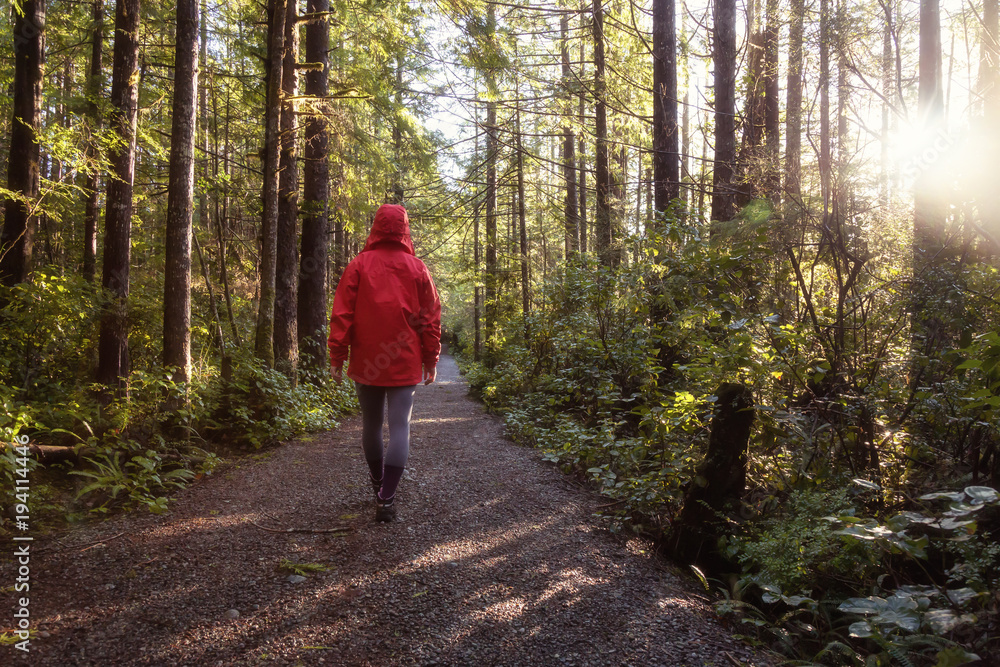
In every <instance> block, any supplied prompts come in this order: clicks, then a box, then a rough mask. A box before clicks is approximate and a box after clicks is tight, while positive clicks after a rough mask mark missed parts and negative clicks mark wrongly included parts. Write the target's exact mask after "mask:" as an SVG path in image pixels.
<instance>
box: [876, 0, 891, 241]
mask: <svg viewBox="0 0 1000 667" xmlns="http://www.w3.org/2000/svg"><path fill="white" fill-rule="evenodd" d="M893 1H894V0H885V4H884V7H885V25H884V26H883V28H882V63H881V65H882V98H883V99H882V128H881V137H880V140H881V149H882V151H881V160H880V163H879V179H878V180H879V206H880V208H881V209H882V219H883V220H885V221H886V222H888V221H889V215H890V213H889V170H890V169H891V166H890V164H889V100H891V99H892V90H893V86H892V82H893V76H892V72H893V66H892V63H893V54H892V42H893V39H892V35H893V28H892V3H893Z"/></svg>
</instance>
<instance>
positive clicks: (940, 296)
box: [911, 0, 952, 355]
mask: <svg viewBox="0 0 1000 667" xmlns="http://www.w3.org/2000/svg"><path fill="white" fill-rule="evenodd" d="M917 115H918V119H919V123H920V126H921V128H922V130H923V132H924V133H925V135H926V136H927V137H929V138H932V139H933V137H936V136H937V135H938V134H939V133H940V132H942V131H943V121H944V87H943V80H942V76H941V16H940V9H939V6H938V0H921V1H920V63H919V85H918V89H917ZM938 162H940V160H938V161H932V162H930V163H929V164H925V165H921V167H922V169H921V171H920V173H919V175H918V176H917V179H916V187H915V192H914V197H913V278H914V295H913V302H912V305H911V309H912V314H913V321H912V323H911V326H912V331H911V335H912V347H913V350H914V352H915V353H916V354H918V355H922V354H932V353H934V352H936V351H937V350H938V349H940V348H941V346H942V345H944V344H945V336H946V334H947V331H946V325H945V324H944V322H943V319H942V318H943V317H944V315H945V314H944V313H943V312H942V308H941V307H939V306H940V304H943V303H944V302H945V301H946V298H947V295H946V293H947V292H948V291H949V289H950V285H951V283H952V280H951V279H950V277H949V276H948V275H946V271H947V269H946V267H944V266H943V265H942V260H943V259H944V256H943V254H944V253H943V251H944V244H945V240H944V239H945V236H944V224H945V218H946V215H947V207H946V199H945V191H944V189H943V188H942V187H941V181H942V180H943V178H942V176H943V175H942V174H941V171H940V165H939V164H938ZM935 302H936V303H935Z"/></svg>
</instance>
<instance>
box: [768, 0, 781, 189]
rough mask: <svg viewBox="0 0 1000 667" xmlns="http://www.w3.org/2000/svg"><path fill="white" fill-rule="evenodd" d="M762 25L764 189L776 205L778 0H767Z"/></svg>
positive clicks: (779, 147)
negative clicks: (764, 21)
mask: <svg viewBox="0 0 1000 667" xmlns="http://www.w3.org/2000/svg"><path fill="white" fill-rule="evenodd" d="M765 20H766V27H765V28H764V147H765V154H766V157H765V165H766V166H765V183H764V191H765V193H766V194H767V196H769V197H770V198H771V201H772V202H773V203H774V204H775V206H777V204H778V203H779V202H780V201H781V196H780V189H781V176H780V171H779V168H778V165H779V164H780V157H779V154H780V151H781V100H780V99H779V96H780V87H779V85H778V32H779V27H778V26H779V25H780V24H779V21H780V19H779V17H778V0H767V6H766V12H765Z"/></svg>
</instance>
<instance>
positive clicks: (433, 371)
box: [424, 366, 437, 384]
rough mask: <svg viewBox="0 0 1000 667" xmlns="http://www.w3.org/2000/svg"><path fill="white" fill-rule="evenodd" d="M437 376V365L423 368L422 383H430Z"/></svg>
mask: <svg viewBox="0 0 1000 667" xmlns="http://www.w3.org/2000/svg"><path fill="white" fill-rule="evenodd" d="M435 378H437V367H436V366H435V367H434V368H425V369H424V384H430V383H431V382H434V380H435Z"/></svg>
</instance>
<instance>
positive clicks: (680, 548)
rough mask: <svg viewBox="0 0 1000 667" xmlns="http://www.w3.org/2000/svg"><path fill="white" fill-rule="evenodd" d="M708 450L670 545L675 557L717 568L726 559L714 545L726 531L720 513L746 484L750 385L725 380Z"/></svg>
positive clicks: (751, 413)
mask: <svg viewBox="0 0 1000 667" xmlns="http://www.w3.org/2000/svg"><path fill="white" fill-rule="evenodd" d="M716 396H718V400H717V401H716V404H715V415H714V416H713V417H712V430H711V435H710V436H709V439H708V453H707V454H706V455H705V460H704V461H703V462H702V463H701V465H700V466H698V471H697V474H696V475H695V478H694V480H692V481H691V483H690V484H689V486H688V488H687V491H686V494H685V497H684V507H683V509H682V510H681V514H680V518H679V519H678V521H677V523H676V524H675V528H674V530H673V534H672V536H671V540H670V544H671V547H672V551H673V554H674V557H675V558H677V559H678V560H680V561H682V562H685V563H700V564H702V565H704V566H706V567H707V568H708V569H710V570H717V569H718V568H719V566H721V565H722V564H723V563H724V561H725V558H723V557H722V556H721V554H718V553H717V550H716V548H715V545H716V543H717V542H718V538H719V536H720V535H721V534H722V531H723V525H722V524H723V521H722V520H721V519H720V515H722V514H724V513H726V512H727V511H731V510H732V509H733V508H735V507H736V506H737V505H738V504H739V501H740V498H741V497H742V495H743V491H744V489H745V487H746V464H747V446H748V444H749V442H750V427H751V426H752V425H753V420H754V410H753V405H754V403H753V396H752V395H751V392H750V389H748V388H747V387H745V386H743V385H741V384H733V383H728V382H727V383H724V384H722V385H721V386H720V387H719V388H718V390H716Z"/></svg>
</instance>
